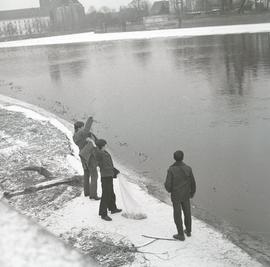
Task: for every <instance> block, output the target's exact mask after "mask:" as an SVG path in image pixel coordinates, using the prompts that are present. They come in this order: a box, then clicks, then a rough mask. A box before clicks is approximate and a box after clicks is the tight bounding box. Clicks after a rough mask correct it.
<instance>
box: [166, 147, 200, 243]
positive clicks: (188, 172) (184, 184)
mask: <svg viewBox="0 0 270 267" xmlns="http://www.w3.org/2000/svg"><path fill="white" fill-rule="evenodd" d="M173 157H174V159H175V162H174V164H173V165H171V166H170V167H169V169H168V172H167V177H166V181H165V184H164V185H165V188H166V190H167V191H168V192H169V193H171V200H172V203H173V217H174V222H175V224H176V228H177V231H178V233H177V234H175V235H173V238H175V239H178V240H181V241H184V240H185V236H184V232H185V234H186V235H187V236H188V237H190V236H191V209H190V198H193V196H194V195H195V192H196V182H195V179H194V176H193V173H192V169H191V167H189V166H188V165H186V164H185V163H184V162H183V159H184V153H183V152H182V151H180V150H178V151H176V152H174V154H173ZM181 210H183V213H184V224H185V228H186V229H185V230H183V222H182V211H181Z"/></svg>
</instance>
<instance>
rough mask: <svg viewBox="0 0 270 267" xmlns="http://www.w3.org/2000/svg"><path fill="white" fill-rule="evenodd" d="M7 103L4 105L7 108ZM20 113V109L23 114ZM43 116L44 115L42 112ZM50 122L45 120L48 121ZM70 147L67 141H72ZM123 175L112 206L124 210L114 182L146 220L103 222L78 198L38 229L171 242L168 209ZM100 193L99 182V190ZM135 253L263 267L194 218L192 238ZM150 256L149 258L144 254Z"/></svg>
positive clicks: (168, 261) (158, 266)
mask: <svg viewBox="0 0 270 267" xmlns="http://www.w3.org/2000/svg"><path fill="white" fill-rule="evenodd" d="M7 100H9V102H8V105H7ZM0 102H2V103H3V102H4V103H5V105H2V106H4V107H5V108H8V109H9V110H14V111H18V112H23V113H24V114H28V116H32V118H36V119H38V120H40V119H42V120H43V119H44V118H45V117H44V118H43V116H37V115H36V114H35V112H34V113H33V111H32V109H33V110H39V111H40V109H39V108H37V107H36V108H35V107H34V106H31V110H28V109H29V107H30V105H29V104H25V106H26V108H24V107H23V102H20V101H17V100H12V99H11V98H6V97H4V96H1V95H0ZM14 103H16V105H17V104H19V105H20V108H15V106H14V105H13V104H14ZM22 107H23V108H22ZM43 112H44V113H45V111H43ZM49 114H50V113H48V112H47V115H48V118H47V120H49V121H52V123H55V125H56V127H57V128H58V129H61V130H63V132H64V133H66V134H68V135H69V136H70V135H71V132H70V130H69V129H71V128H72V127H71V125H69V127H68V128H67V127H66V126H64V124H62V123H60V122H57V123H56V118H55V116H54V115H52V114H51V116H49ZM52 117H54V118H53V120H52V119H50V118H52ZM71 142H72V140H71ZM67 161H68V162H69V163H70V164H71V166H72V168H74V169H75V170H77V171H78V172H81V166H80V164H79V161H78V158H76V157H73V156H68V157H67ZM117 167H118V168H119V169H120V170H121V172H122V174H120V175H119V177H118V178H117V179H114V185H115V193H116V198H117V206H118V207H119V208H122V207H124V206H125V203H123V200H122V198H121V193H120V187H119V180H120V181H124V183H127V184H128V189H127V190H129V194H130V195H131V196H132V198H133V199H135V200H136V201H137V202H139V203H140V204H141V205H142V206H143V211H144V212H145V213H146V215H147V218H146V219H143V220H132V219H127V218H125V217H123V216H121V214H113V215H111V217H112V218H113V220H112V221H111V222H106V221H103V220H102V219H101V218H100V217H99V216H98V208H99V201H93V200H89V198H85V197H84V196H83V195H81V196H80V197H78V198H75V199H73V200H72V201H70V202H68V203H67V204H66V205H65V207H64V208H63V209H60V210H57V211H56V212H55V213H54V214H53V215H52V216H50V217H49V218H47V219H46V220H45V221H43V223H42V224H43V225H44V226H45V227H46V228H47V229H49V230H50V231H51V232H52V233H54V234H56V235H60V234H62V233H65V232H67V231H72V229H82V228H88V229H95V231H102V232H105V233H107V234H109V235H110V236H111V237H112V238H114V237H115V236H119V235H121V236H125V237H127V238H129V239H130V241H131V242H132V243H133V244H135V246H137V247H139V246H142V245H144V244H146V243H147V242H149V241H151V240H150V239H147V238H145V237H143V236H142V235H143V234H146V235H153V236H159V237H167V238H171V237H172V235H173V234H175V233H176V228H175V225H174V222H173V215H172V207H171V206H169V205H167V204H165V203H162V202H160V201H158V200H157V199H155V198H154V197H152V196H150V195H148V194H147V193H146V192H145V191H143V190H142V189H141V188H140V187H139V186H138V185H136V184H133V183H129V182H127V180H126V179H125V177H126V176H131V175H135V174H134V172H131V171H129V170H127V169H126V168H125V167H124V166H121V165H119V164H117ZM98 191H99V194H101V192H100V182H99V187H98ZM139 250H140V251H144V252H148V253H146V254H145V257H146V259H147V264H148V265H147V266H155V267H166V266H194V267H197V266H207V267H208V266H210V267H211V266H213V267H219V266H220V267H221V266H226V267H229V266H232V267H233V266H247V267H248V266H252V267H256V266H262V265H261V264H260V263H258V262H257V261H256V260H254V259H252V258H251V257H250V256H249V255H248V254H247V253H246V252H244V251H243V250H242V249H240V248H239V247H237V246H236V245H234V244H232V243H231V242H230V241H229V240H227V239H226V238H224V237H223V235H222V233H220V232H218V231H216V230H215V229H213V228H212V227H211V226H209V225H207V224H206V223H204V222H203V221H200V220H198V219H196V218H193V231H192V237H190V238H186V240H185V241H184V242H181V241H174V240H172V241H161V240H159V241H155V242H154V243H152V244H149V245H147V246H143V247H141V248H140V249H139ZM149 253H152V254H149ZM140 255H141V254H138V257H137V261H135V263H134V264H132V266H146V265H142V264H141V263H140V259H141V258H140Z"/></svg>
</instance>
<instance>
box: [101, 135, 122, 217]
mask: <svg viewBox="0 0 270 267" xmlns="http://www.w3.org/2000/svg"><path fill="white" fill-rule="evenodd" d="M106 144H107V142H106V141H105V140H104V139H99V140H97V141H96V146H97V148H98V149H97V152H96V159H97V164H98V166H99V168H100V175H101V187H102V196H101V201H100V205H99V215H100V216H101V218H102V219H103V220H105V221H111V220H112V218H111V217H109V216H108V210H109V211H111V213H112V214H113V213H118V212H121V211H122V210H121V209H118V208H117V207H116V203H115V202H116V198H115V194H114V189H113V178H116V177H117V174H119V171H118V170H117V169H116V168H114V166H113V161H112V157H111V155H110V154H109V152H107V151H106V150H105V146H106Z"/></svg>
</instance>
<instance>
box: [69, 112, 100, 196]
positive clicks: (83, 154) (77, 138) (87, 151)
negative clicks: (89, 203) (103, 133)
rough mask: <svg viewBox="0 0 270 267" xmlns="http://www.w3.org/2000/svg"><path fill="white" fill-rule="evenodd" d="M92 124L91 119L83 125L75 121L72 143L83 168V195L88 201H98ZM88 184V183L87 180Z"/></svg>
mask: <svg viewBox="0 0 270 267" xmlns="http://www.w3.org/2000/svg"><path fill="white" fill-rule="evenodd" d="M92 124H93V118H92V117H89V118H88V120H87V121H86V123H85V125H84V123H83V122H81V121H77V122H75V124H74V131H75V132H74V135H73V140H74V143H75V144H76V145H77V146H78V147H79V150H80V153H79V155H80V158H81V162H82V166H83V172H84V175H83V177H84V183H83V188H84V195H85V196H86V197H88V196H89V198H90V199H94V200H99V199H100V197H98V195H97V179H98V173H97V162H96V159H95V149H96V147H95V146H94V144H93V139H94V140H95V136H94V135H93V134H92V133H91V132H90V129H91V126H92ZM90 177H91V179H90V183H89V178H90Z"/></svg>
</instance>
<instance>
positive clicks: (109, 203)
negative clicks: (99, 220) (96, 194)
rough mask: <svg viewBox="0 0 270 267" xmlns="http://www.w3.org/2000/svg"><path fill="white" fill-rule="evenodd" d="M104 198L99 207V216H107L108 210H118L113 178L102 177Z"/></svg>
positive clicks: (102, 197)
mask: <svg viewBox="0 0 270 267" xmlns="http://www.w3.org/2000/svg"><path fill="white" fill-rule="evenodd" d="M101 187H102V196H101V201H100V205H99V215H100V216H106V215H107V210H110V211H113V210H116V204H115V194H114V190H113V178H112V177H101Z"/></svg>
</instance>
